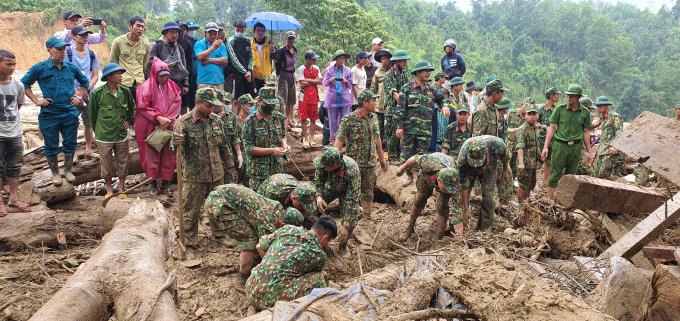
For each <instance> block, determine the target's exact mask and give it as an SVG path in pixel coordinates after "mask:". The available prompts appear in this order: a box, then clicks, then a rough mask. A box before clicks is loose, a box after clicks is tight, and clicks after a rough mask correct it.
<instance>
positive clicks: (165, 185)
mask: <svg viewBox="0 0 680 321" xmlns="http://www.w3.org/2000/svg"><path fill="white" fill-rule="evenodd" d="M161 188H162V189H163V194H165V196H168V197H172V190H171V189H170V181H166V180H162V181H161Z"/></svg>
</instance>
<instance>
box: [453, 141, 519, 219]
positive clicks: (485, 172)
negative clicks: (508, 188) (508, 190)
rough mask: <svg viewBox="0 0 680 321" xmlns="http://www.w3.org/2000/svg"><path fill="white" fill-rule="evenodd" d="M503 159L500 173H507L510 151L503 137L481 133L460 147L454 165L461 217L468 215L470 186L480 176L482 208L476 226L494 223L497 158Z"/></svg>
mask: <svg viewBox="0 0 680 321" xmlns="http://www.w3.org/2000/svg"><path fill="white" fill-rule="evenodd" d="M499 160H500V161H501V162H502V163H503V169H504V171H503V175H508V174H509V173H510V168H509V167H510V166H509V165H508V163H509V162H510V153H508V147H507V146H506V145H505V143H504V142H503V140H502V139H500V138H498V137H496V136H491V135H483V136H477V137H472V138H470V139H468V140H467V141H466V142H465V143H464V144H463V147H462V148H461V151H460V155H458V161H457V162H456V165H457V167H458V174H459V175H460V184H461V188H462V191H463V193H462V194H463V197H462V198H463V220H464V221H467V219H468V218H469V217H470V208H469V196H470V189H471V187H472V186H473V185H474V183H475V181H476V180H479V183H480V185H481V189H482V208H481V211H480V215H479V220H477V229H479V230H484V229H487V228H489V227H491V225H493V215H494V210H495V209H496V201H495V197H494V196H495V195H494V192H495V190H496V189H495V187H496V168H497V166H498V161H499Z"/></svg>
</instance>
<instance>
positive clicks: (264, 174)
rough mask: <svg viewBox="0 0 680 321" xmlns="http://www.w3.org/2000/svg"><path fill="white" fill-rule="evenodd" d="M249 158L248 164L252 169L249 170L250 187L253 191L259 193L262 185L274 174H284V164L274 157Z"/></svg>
mask: <svg viewBox="0 0 680 321" xmlns="http://www.w3.org/2000/svg"><path fill="white" fill-rule="evenodd" d="M257 157H258V158H254V157H253V156H252V155H251V156H250V157H249V159H248V162H249V164H248V165H249V166H250V169H249V170H248V187H250V189H252V190H253V191H257V189H258V188H260V185H262V183H263V182H264V181H265V180H267V178H269V176H272V175H274V174H279V173H283V163H282V162H280V161H279V160H278V159H277V158H276V157H274V156H271V155H270V156H257Z"/></svg>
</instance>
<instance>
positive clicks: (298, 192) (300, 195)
mask: <svg viewBox="0 0 680 321" xmlns="http://www.w3.org/2000/svg"><path fill="white" fill-rule="evenodd" d="M293 194H295V196H296V197H297V199H298V201H300V203H302V207H303V208H304V209H305V212H306V213H305V214H307V216H311V215H313V214H314V213H316V200H315V196H316V187H314V185H312V183H308V182H303V183H300V185H298V186H297V187H296V188H295V189H294V190H293Z"/></svg>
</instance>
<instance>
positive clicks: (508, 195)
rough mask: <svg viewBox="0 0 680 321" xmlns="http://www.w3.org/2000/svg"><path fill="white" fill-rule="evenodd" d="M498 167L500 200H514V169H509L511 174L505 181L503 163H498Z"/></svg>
mask: <svg viewBox="0 0 680 321" xmlns="http://www.w3.org/2000/svg"><path fill="white" fill-rule="evenodd" d="M497 164H498V165H496V187H497V189H498V198H499V199H502V200H506V201H509V200H512V191H513V184H514V182H515V179H514V178H513V174H512V169H510V168H508V170H509V171H510V173H508V178H507V179H503V163H502V162H497Z"/></svg>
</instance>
